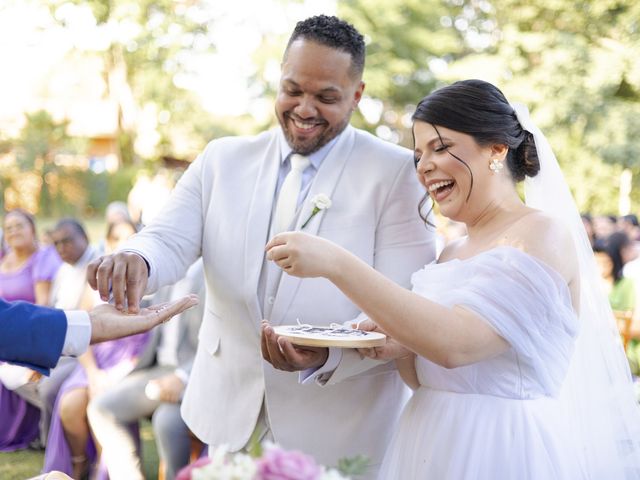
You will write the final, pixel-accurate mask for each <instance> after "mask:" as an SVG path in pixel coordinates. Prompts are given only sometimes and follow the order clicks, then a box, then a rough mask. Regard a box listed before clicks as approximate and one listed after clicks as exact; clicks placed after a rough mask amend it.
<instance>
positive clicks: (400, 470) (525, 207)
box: [265, 80, 640, 480]
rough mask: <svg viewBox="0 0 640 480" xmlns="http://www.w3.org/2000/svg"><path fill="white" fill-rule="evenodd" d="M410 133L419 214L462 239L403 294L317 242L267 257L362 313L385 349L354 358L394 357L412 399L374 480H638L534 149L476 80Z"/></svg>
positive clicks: (624, 398) (543, 146)
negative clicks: (438, 217)
mask: <svg viewBox="0 0 640 480" xmlns="http://www.w3.org/2000/svg"><path fill="white" fill-rule="evenodd" d="M413 119H414V125H413V134H414V138H415V162H416V171H417V176H418V179H419V181H420V182H421V183H422V185H423V186H424V187H425V189H426V191H427V194H426V197H425V201H424V202H423V204H426V203H427V200H428V197H430V198H431V200H432V201H433V202H435V203H437V204H438V207H439V209H440V212H441V213H442V214H443V215H445V216H446V217H448V218H450V219H452V220H456V221H460V222H464V223H465V224H466V227H467V232H468V235H467V236H466V237H463V238H461V239H459V240H457V241H455V242H453V243H451V244H449V245H448V246H447V247H446V248H445V249H444V251H443V252H442V254H441V255H440V258H439V259H438V261H437V263H434V264H430V265H427V266H426V267H425V268H424V269H423V270H420V271H418V272H416V273H415V274H414V275H413V278H412V282H413V291H412V292H410V291H407V290H405V289H403V288H402V287H400V286H398V285H395V284H394V283H393V282H391V281H390V280H388V279H386V278H385V277H384V276H382V275H381V274H379V273H377V272H376V271H375V270H373V269H371V268H370V267H369V266H368V265H366V264H365V263H364V262H362V261H360V260H359V259H358V258H357V257H355V256H353V255H352V254H350V253H349V252H347V251H346V250H344V249H342V248H341V247H339V246H337V245H335V244H333V243H330V242H329V241H327V240H325V239H321V238H318V237H313V236H310V235H306V234H303V233H299V232H296V233H294V232H289V233H283V234H280V235H277V236H276V237H274V238H273V239H271V241H270V242H269V244H268V245H267V250H268V258H269V259H271V260H273V261H275V262H276V263H277V264H278V265H279V266H280V267H281V268H283V269H284V271H285V272H287V273H289V274H291V275H296V276H300V277H318V276H322V277H325V278H327V279H328V280H330V281H331V282H333V283H334V284H335V285H336V286H337V287H338V288H340V289H341V290H342V291H343V292H344V293H345V294H346V295H347V296H348V297H349V298H350V299H351V300H352V301H353V302H354V303H355V304H357V305H358V307H360V308H361V309H362V310H363V311H364V312H365V313H367V314H368V316H369V318H370V319H371V321H369V322H368V323H369V324H368V325H364V328H367V329H377V330H380V331H383V332H385V333H386V334H387V335H388V336H389V340H388V343H387V345H386V346H385V347H382V348H377V349H370V350H364V351H362V353H364V354H366V355H367V356H370V357H373V358H379V359H382V360H388V359H392V358H393V359H395V361H396V363H397V366H398V369H399V371H400V374H401V375H402V377H403V378H404V379H405V381H406V382H407V384H408V385H409V386H411V387H412V388H413V389H414V394H413V397H412V399H411V400H410V401H409V403H408V404H407V406H406V407H405V410H404V413H403V415H402V418H401V420H400V423H399V425H398V429H397V431H396V433H395V436H394V439H393V441H392V443H391V445H390V446H389V448H388V451H387V453H386V456H385V459H384V462H383V466H382V470H381V473H380V478H382V479H392V478H416V479H417V478H420V479H425V478H426V479H438V480H443V479H451V480H459V479H487V480H489V479H515V478H518V479H520V480H522V479H531V480H534V479H566V480H577V479H598V480H605V479H632V478H633V479H638V478H640V412H639V409H638V407H637V405H636V404H635V401H634V399H633V394H632V389H631V381H630V374H629V370H628V365H627V364H626V361H625V359H624V355H623V352H622V347H621V344H620V340H619V337H618V335H617V331H616V329H615V324H614V323H613V317H612V314H611V311H610V309H609V307H608V303H607V302H606V298H605V297H604V295H603V294H602V292H600V291H599V290H598V283H597V282H598V278H597V276H596V271H595V265H594V263H593V258H592V254H591V249H590V247H589V244H588V241H587V239H586V235H585V234H584V231H583V228H582V223H581V220H580V217H579V215H578V212H577V210H576V208H575V205H574V203H573V199H572V197H571V194H570V192H569V189H568V188H567V186H566V184H565V182H564V180H563V177H562V173H561V171H560V169H559V167H558V164H557V161H556V159H555V157H554V155H553V153H552V151H551V149H550V147H549V145H548V143H547V142H546V139H545V138H544V136H543V135H542V134H541V133H540V131H539V130H538V129H537V128H536V127H535V126H534V125H533V124H532V123H531V121H530V120H529V118H528V112H527V111H526V108H523V107H516V108H515V109H514V107H513V106H511V105H510V104H509V103H508V101H507V100H506V98H505V97H504V95H503V94H502V92H501V91H500V90H499V89H497V88H496V87H495V86H493V85H491V84H489V83H486V82H483V81H480V80H467V81H461V82H456V83H454V84H452V85H450V86H447V87H444V88H442V89H439V90H436V91H435V92H433V93H432V94H430V95H429V96H427V97H425V98H424V99H423V100H422V101H421V102H420V103H419V104H418V107H417V110H416V112H415V114H414V116H413ZM363 174H366V172H363ZM525 178H526V182H525V183H526V185H525V196H526V202H524V203H523V202H522V200H521V199H520V196H519V195H518V192H517V190H516V183H517V182H519V181H522V180H525ZM421 214H423V215H424V218H425V219H426V215H425V214H424V212H421ZM265 328H269V327H265ZM279 344H280V345H281V347H282V348H283V350H285V351H286V350H287V349H288V348H290V344H289V343H288V342H287V341H286V340H285V339H283V338H280V339H279Z"/></svg>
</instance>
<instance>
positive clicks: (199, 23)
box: [43, 0, 229, 164]
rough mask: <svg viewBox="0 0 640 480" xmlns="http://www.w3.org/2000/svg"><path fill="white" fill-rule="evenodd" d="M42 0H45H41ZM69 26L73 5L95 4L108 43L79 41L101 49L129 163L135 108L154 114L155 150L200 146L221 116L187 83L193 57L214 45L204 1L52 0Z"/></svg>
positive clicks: (182, 151)
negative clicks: (208, 109) (208, 108)
mask: <svg viewBox="0 0 640 480" xmlns="http://www.w3.org/2000/svg"><path fill="white" fill-rule="evenodd" d="M43 1H44V0H43ZM46 3H47V4H48V5H49V6H50V10H51V14H52V15H53V16H54V17H55V18H56V19H57V20H58V22H59V23H60V24H61V25H62V26H65V25H66V23H67V21H68V18H72V13H73V9H86V8H90V10H91V12H92V14H93V17H94V19H95V23H96V28H97V29H102V38H103V39H105V40H106V41H107V45H106V48H104V47H102V46H101V47H100V48H95V49H93V50H91V49H89V50H87V49H85V47H84V46H83V45H77V46H76V49H75V53H80V54H81V55H85V56H98V57H100V58H101V59H102V62H103V66H104V69H103V72H104V73H103V75H104V82H105V85H106V92H107V95H108V97H109V98H110V99H111V100H112V101H113V102H114V103H115V104H116V105H117V107H118V119H117V120H118V132H117V136H118V139H117V145H118V149H119V156H120V159H121V161H122V162H123V163H124V164H131V163H133V162H134V161H136V152H135V151H134V145H135V141H136V131H137V130H136V128H137V126H138V125H137V123H136V122H137V116H138V115H139V114H140V112H142V111H145V113H146V114H147V115H152V116H153V117H154V120H155V122H156V124H157V127H156V130H157V132H158V133H159V135H160V139H159V141H158V147H157V148H156V152H155V156H156V158H159V157H162V156H185V155H191V154H193V153H194V152H195V151H198V150H199V149H200V148H201V147H202V145H203V144H204V142H205V141H206V140H208V139H209V138H211V134H212V133H215V134H223V133H228V132H229V129H227V128H225V127H224V126H222V125H219V124H216V122H215V121H214V119H213V118H212V116H211V115H210V114H209V113H207V112H206V111H205V110H204V109H203V108H202V107H201V105H200V103H199V99H198V98H197V96H196V94H195V93H194V92H193V91H192V90H190V89H189V88H188V81H189V76H190V75H191V74H192V73H193V72H192V70H193V65H194V64H195V63H197V62H198V61H199V58H200V56H204V55H207V54H210V53H212V52H213V51H214V45H213V42H212V40H211V38H210V36H209V35H208V28H209V26H210V23H211V22H213V21H214V18H213V17H212V15H213V14H212V13H211V9H208V8H203V6H204V3H201V2H175V1H173V0H140V1H131V0H56V1H54V2H46Z"/></svg>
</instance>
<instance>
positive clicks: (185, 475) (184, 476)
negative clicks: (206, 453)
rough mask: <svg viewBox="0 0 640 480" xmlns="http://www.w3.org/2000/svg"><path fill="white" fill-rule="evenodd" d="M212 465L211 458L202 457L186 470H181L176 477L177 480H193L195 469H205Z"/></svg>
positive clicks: (185, 468)
mask: <svg viewBox="0 0 640 480" xmlns="http://www.w3.org/2000/svg"><path fill="white" fill-rule="evenodd" d="M210 463H211V459H210V458H209V457H201V458H199V459H198V460H196V461H195V462H193V463H190V464H189V465H187V466H186V467H184V468H181V469H180V471H179V472H178V475H176V480H191V471H192V470H193V469H194V468H200V467H204V466H205V465H209V464H210Z"/></svg>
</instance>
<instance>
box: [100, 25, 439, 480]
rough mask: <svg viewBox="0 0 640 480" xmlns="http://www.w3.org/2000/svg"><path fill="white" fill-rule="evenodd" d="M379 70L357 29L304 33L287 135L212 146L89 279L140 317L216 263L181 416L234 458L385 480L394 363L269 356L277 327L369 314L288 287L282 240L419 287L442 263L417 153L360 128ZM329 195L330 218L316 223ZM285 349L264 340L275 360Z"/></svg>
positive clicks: (286, 116) (330, 292) (302, 284)
mask: <svg viewBox="0 0 640 480" xmlns="http://www.w3.org/2000/svg"><path fill="white" fill-rule="evenodd" d="M364 57H365V46H364V41H363V37H362V35H361V34H360V33H358V32H357V31H356V30H355V29H354V28H353V26H352V25H350V24H348V23H345V22H344V21H342V20H339V19H338V18H336V17H327V16H316V17H312V18H309V19H307V20H304V21H302V22H299V23H298V24H297V26H296V28H295V30H294V32H293V34H292V36H291V38H290V40H289V43H288V45H287V48H286V50H285V53H284V59H283V62H282V72H281V80H280V86H279V91H278V95H277V98H276V105H275V110H276V115H277V117H278V120H279V122H280V127H279V128H276V129H273V130H269V131H266V132H263V133H261V134H259V135H257V136H255V137H236V138H222V139H218V140H214V141H213V142H211V143H210V144H209V145H208V146H207V148H206V149H205V151H204V152H203V153H202V154H201V155H200V156H199V157H198V159H197V160H196V161H195V162H194V163H193V164H192V165H191V167H190V168H189V169H188V170H187V172H186V173H185V174H184V176H183V177H182V179H181V180H180V182H179V183H178V185H177V186H176V188H175V191H174V192H173V195H172V198H171V200H170V201H169V202H168V204H167V207H166V208H165V209H164V211H163V212H162V213H161V214H160V215H158V216H157V217H156V218H155V220H154V222H152V224H151V225H149V226H148V227H146V228H145V229H144V230H143V231H142V232H141V233H140V234H138V235H136V236H135V237H134V238H133V239H131V240H130V241H129V242H128V243H127V245H126V246H125V249H124V250H123V251H121V252H119V253H116V254H115V255H113V256H109V257H104V258H102V259H100V260H98V261H96V262H94V264H93V265H92V266H91V267H90V269H89V270H90V271H89V281H90V282H91V284H92V286H93V287H94V288H98V290H99V291H100V293H101V296H102V297H103V298H106V297H107V296H108V291H109V282H110V281H112V283H113V294H114V300H115V302H116V306H117V307H119V308H125V299H126V301H127V302H128V308H129V310H132V311H136V310H137V308H138V304H139V298H140V297H141V295H142V294H143V293H145V292H150V291H154V290H156V289H157V288H158V287H160V286H162V285H166V284H169V283H171V282H175V281H176V280H177V279H178V278H180V277H181V276H182V275H183V274H184V272H185V270H186V268H187V266H188V265H189V264H190V263H192V262H193V261H194V260H195V259H196V258H197V257H198V256H199V255H201V254H202V257H203V259H204V265H205V267H204V268H205V276H206V280H207V302H206V308H205V317H204V320H203V323H202V327H201V330H200V335H199V345H198V351H197V353H196V358H195V362H194V366H193V370H192V374H191V377H190V380H189V384H188V386H187V390H186V394H185V397H184V400H183V404H182V405H183V406H182V413H183V416H184V418H185V420H186V422H187V425H188V426H189V428H190V429H191V430H192V431H193V432H194V433H195V434H196V435H197V436H198V437H199V438H200V439H201V440H203V441H204V442H206V443H207V444H209V445H212V446H217V445H220V444H227V445H228V446H229V447H230V448H231V450H232V451H235V450H239V449H242V448H244V447H245V446H246V445H247V442H248V441H249V439H250V438H251V436H252V434H257V435H259V436H262V437H263V438H264V437H265V436H266V438H271V439H273V440H275V441H276V442H278V443H279V444H281V445H282V446H283V447H285V448H295V449H299V450H302V451H304V452H306V453H308V454H311V455H313V456H315V457H316V459H317V460H318V461H319V462H322V463H324V464H328V465H335V464H336V462H337V460H338V459H339V458H341V457H345V456H353V455H357V454H364V455H367V456H368V457H369V458H370V459H371V461H372V465H373V467H372V469H371V471H370V472H369V473H370V474H371V475H375V469H376V468H377V465H378V464H379V463H380V461H381V460H382V456H383V453H384V449H385V446H386V445H387V443H388V441H389V438H390V435H391V433H392V431H393V428H394V425H395V422H396V420H397V417H398V414H399V412H400V408H401V406H402V401H403V398H404V394H405V393H406V390H405V388H404V386H403V384H402V382H401V380H400V378H399V376H398V374H397V372H396V370H395V368H394V366H393V363H388V364H384V363H381V362H375V361H373V360H369V359H362V358H360V356H359V355H358V353H357V352H356V351H355V350H346V349H345V350H339V349H336V350H335V351H334V350H333V349H332V350H331V351H329V350H327V349H318V350H305V349H299V350H296V352H295V354H294V355H293V356H291V355H289V356H287V357H286V358H285V357H282V358H278V359H277V361H276V360H275V359H274V358H271V357H270V356H269V355H268V354H265V358H266V359H267V360H269V361H270V362H272V363H274V364H276V365H277V367H278V369H276V368H274V367H273V366H272V365H271V364H269V363H268V362H267V361H265V360H264V359H263V358H262V356H261V320H262V319H263V318H264V319H267V320H269V321H270V322H271V324H274V325H278V324H292V323H296V321H297V320H300V321H301V322H304V323H310V324H318V325H328V324H330V323H332V322H337V323H343V322H347V321H350V320H352V319H354V318H356V317H358V315H359V312H358V310H357V309H356V307H355V306H354V305H353V304H352V303H351V302H350V301H349V300H348V299H347V298H346V297H345V296H344V295H342V294H341V293H340V292H339V291H338V290H337V289H336V288H335V287H333V286H332V285H331V284H330V283H329V282H327V281H325V280H322V279H304V280H300V279H299V278H295V277H291V276H288V275H281V274H280V271H279V269H278V268H277V267H274V266H273V264H271V262H269V263H267V262H266V261H265V252H264V247H265V244H266V242H267V241H268V239H269V238H270V237H271V236H272V235H274V234H275V233H278V232H279V231H282V230H283V229H286V230H301V229H303V230H304V231H306V232H308V233H311V234H315V235H320V236H322V237H325V238H328V239H331V240H332V241H334V242H336V243H338V244H340V245H342V246H344V247H345V248H347V249H349V250H350V251H352V252H354V253H355V254H357V255H358V256H359V257H360V258H362V259H363V260H365V261H366V262H368V263H369V264H371V265H373V266H374V267H375V268H376V269H378V270H379V271H381V272H382V273H384V274H385V275H387V276H389V277H390V278H392V279H393V280H395V281H396V282H398V283H400V284H402V285H405V286H409V279H410V275H411V273H412V272H414V271H415V270H417V269H419V268H421V267H422V266H423V265H424V264H425V263H427V262H429V261H431V260H432V259H433V258H434V237H433V235H432V233H430V232H429V231H428V230H427V229H426V228H425V225H424V224H423V223H422V222H421V221H420V219H419V217H418V214H417V205H418V203H419V201H420V198H421V191H420V188H419V185H418V182H417V181H416V179H415V171H414V168H413V165H412V161H411V159H412V154H411V152H410V151H408V150H406V149H404V148H401V147H398V146H396V145H392V144H389V143H386V142H384V141H382V140H380V139H378V138H376V137H374V136H372V135H370V134H368V133H366V132H364V131H361V130H357V129H355V128H353V127H351V126H350V125H349V120H350V118H351V114H352V112H353V111H354V110H355V109H356V107H357V105H358V102H359V101H360V99H361V97H362V93H363V90H364V83H363V81H362V72H363V68H364ZM318 195H323V196H325V197H328V198H329V199H330V201H331V206H330V207H329V208H325V209H322V210H319V211H318V209H316V210H315V214H314V206H315V205H314V203H313V201H312V200H313V199H314V198H317V196H318ZM276 341H277V339H275V338H274V337H273V335H272V334H269V335H267V336H265V337H263V342H264V347H265V352H266V351H273V349H274V347H275V346H276V345H277V344H276V343H275V342H276ZM288 350H289V349H288ZM282 370H290V371H293V370H299V371H301V373H300V374H295V373H287V372H284V371H282ZM299 377H300V378H299ZM116 467H117V465H116ZM110 473H112V472H111V471H110ZM113 474H114V475H113V478H129V479H132V478H137V477H132V476H129V473H128V472H113ZM118 474H120V475H118Z"/></svg>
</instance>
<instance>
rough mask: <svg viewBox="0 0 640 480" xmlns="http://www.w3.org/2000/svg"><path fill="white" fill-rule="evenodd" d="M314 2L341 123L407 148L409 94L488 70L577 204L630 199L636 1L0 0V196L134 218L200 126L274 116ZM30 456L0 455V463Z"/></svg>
mask: <svg viewBox="0 0 640 480" xmlns="http://www.w3.org/2000/svg"><path fill="white" fill-rule="evenodd" d="M319 13H324V14H336V15H339V16H341V17H343V18H344V19H346V20H348V21H350V22H352V23H353V24H354V25H355V26H356V27H357V28H358V29H359V30H360V31H361V32H362V33H363V34H365V36H366V41H367V48H368V54H367V60H366V61H367V65H366V68H365V81H366V84H367V87H366V90H365V97H364V98H363V100H362V102H361V103H360V107H359V109H358V110H357V111H356V113H355V115H354V119H353V123H354V124H355V125H356V126H358V127H361V128H364V129H366V130H369V131H371V132H373V133H374V134H376V135H378V136H380V137H382V138H384V139H386V140H389V141H392V142H396V143H400V144H403V145H406V146H409V147H411V143H412V139H411V132H410V126H411V121H410V118H411V114H412V113H413V110H414V106H415V105H416V103H417V102H418V101H419V99H420V98H422V97H423V96H424V95H426V94H428V93H429V92H430V91H431V90H433V89H434V88H436V87H438V86H440V85H444V84H446V83H449V82H452V81H455V80H459V79H464V78H481V79H484V80H488V81H491V82H493V83H495V84H496V85H498V86H499V87H500V88H501V89H502V90H503V91H504V92H505V94H506V95H507V97H509V98H510V99H511V100H512V101H518V102H522V103H525V104H527V105H528V106H529V108H530V110H531V112H532V117H533V118H534V120H535V121H536V122H537V123H538V125H539V126H540V127H541V128H542V130H543V131H544V132H545V133H546V134H547V136H548V137H549V139H550V141H551V143H552V145H553V146H554V149H555V151H556V154H557V156H558V159H559V161H560V163H561V165H562V167H563V170H564V172H565V175H566V178H567V181H568V182H569V184H570V186H571V188H572V190H573V193H574V195H575V198H576V201H577V203H578V207H579V208H580V210H581V211H583V212H589V213H591V214H593V215H606V214H611V215H624V214H627V213H635V214H637V213H638V212H639V211H640V62H639V61H638V59H640V2H638V1H637V0H593V1H575V0H571V1H570V0H537V1H535V2H531V1H518V0H307V1H293V0H290V1H282V0H233V1H220V0H174V1H169V0H84V1H81V0H70V1H69V0H51V1H45V0H0V65H1V66H2V68H1V70H0V211H6V210H10V209H12V208H15V207H22V208H25V209H27V210H29V211H31V212H33V213H35V214H36V215H37V217H38V223H39V225H42V226H44V227H45V228H46V227H47V225H51V224H52V223H53V222H55V220H57V219H58V218H60V217H61V216H74V217H76V218H78V219H80V220H82V221H83V222H84V223H85V224H86V225H87V226H88V228H89V231H90V237H91V239H92V240H93V241H95V240H97V239H99V238H101V237H102V236H103V234H104V211H105V208H106V206H107V205H108V204H109V203H110V202H112V201H125V202H128V204H129V209H130V211H131V213H132V214H133V215H134V217H138V218H136V220H139V221H140V222H141V223H146V222H145V219H144V218H139V217H140V216H144V215H147V216H148V217H151V216H152V215H153V213H154V211H157V209H158V208H160V207H161V205H162V202H163V201H164V200H165V199H166V196H167V194H168V191H169V190H170V189H171V187H172V185H173V184H174V183H175V181H176V179H177V178H178V177H179V176H180V174H181V173H182V172H183V171H184V169H185V168H186V167H187V166H188V165H189V163H190V162H191V161H193V160H194V159H195V157H196V156H197V155H198V153H199V152H200V151H201V150H202V149H203V148H204V146H205V145H206V143H207V142H209V141H210V140H212V139H214V138H218V137H221V136H225V135H236V134H252V133H256V132H258V131H261V130H263V129H265V128H269V127H271V126H274V125H276V119H275V116H274V114H273V99H274V95H275V91H276V88H277V82H278V77H279V68H280V60H281V55H282V51H283V49H284V46H285V43H286V40H287V38H288V35H289V34H290V32H291V30H292V29H293V27H294V25H295V23H296V22H297V21H298V20H300V19H303V18H305V17H307V16H309V15H313V14H319ZM142 432H143V439H144V445H145V453H144V455H143V458H144V461H145V473H146V475H147V478H156V477H155V475H156V472H157V456H156V454H155V446H154V444H153V440H152V438H151V436H150V435H151V434H150V431H149V426H148V422H147V423H144V424H143V430H142ZM41 465H42V455H41V453H39V452H38V453H35V452H19V453H15V454H1V455H0V478H3V479H4V478H26V477H29V476H31V475H35V474H36V473H37V472H38V471H39V469H40V468H41Z"/></svg>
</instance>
